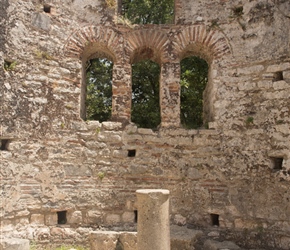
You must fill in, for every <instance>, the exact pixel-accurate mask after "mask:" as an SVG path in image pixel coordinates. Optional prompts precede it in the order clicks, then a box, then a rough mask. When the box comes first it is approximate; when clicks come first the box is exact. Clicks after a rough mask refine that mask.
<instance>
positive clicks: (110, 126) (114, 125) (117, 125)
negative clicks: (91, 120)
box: [102, 122, 122, 130]
mask: <svg viewBox="0 0 290 250" xmlns="http://www.w3.org/2000/svg"><path fill="white" fill-rule="evenodd" d="M102 126H103V128H104V129H107V130H119V129H121V128H122V123H121V122H102Z"/></svg>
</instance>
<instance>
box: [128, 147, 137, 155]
mask: <svg viewBox="0 0 290 250" xmlns="http://www.w3.org/2000/svg"><path fill="white" fill-rule="evenodd" d="M135 156H136V149H130V150H128V157H135Z"/></svg>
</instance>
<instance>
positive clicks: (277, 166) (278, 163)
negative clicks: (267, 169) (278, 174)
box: [271, 157, 283, 171]
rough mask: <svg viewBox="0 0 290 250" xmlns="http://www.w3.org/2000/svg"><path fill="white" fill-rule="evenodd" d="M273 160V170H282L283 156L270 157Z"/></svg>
mask: <svg viewBox="0 0 290 250" xmlns="http://www.w3.org/2000/svg"><path fill="white" fill-rule="evenodd" d="M271 159H272V162H273V170H274V171H279V170H282V167H283V157H272V158H271Z"/></svg>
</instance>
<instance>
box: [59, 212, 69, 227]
mask: <svg viewBox="0 0 290 250" xmlns="http://www.w3.org/2000/svg"><path fill="white" fill-rule="evenodd" d="M66 214H67V211H59V212H57V224H59V225H63V224H66V223H67V218H66Z"/></svg>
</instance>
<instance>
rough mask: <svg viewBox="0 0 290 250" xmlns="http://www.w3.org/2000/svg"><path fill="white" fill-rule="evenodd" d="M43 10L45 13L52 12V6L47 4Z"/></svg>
mask: <svg viewBox="0 0 290 250" xmlns="http://www.w3.org/2000/svg"><path fill="white" fill-rule="evenodd" d="M43 11H44V12H45V13H50V12H51V6H49V5H47V4H45V5H43Z"/></svg>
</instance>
